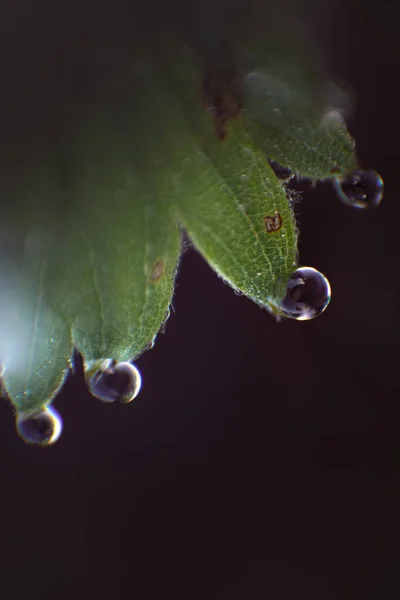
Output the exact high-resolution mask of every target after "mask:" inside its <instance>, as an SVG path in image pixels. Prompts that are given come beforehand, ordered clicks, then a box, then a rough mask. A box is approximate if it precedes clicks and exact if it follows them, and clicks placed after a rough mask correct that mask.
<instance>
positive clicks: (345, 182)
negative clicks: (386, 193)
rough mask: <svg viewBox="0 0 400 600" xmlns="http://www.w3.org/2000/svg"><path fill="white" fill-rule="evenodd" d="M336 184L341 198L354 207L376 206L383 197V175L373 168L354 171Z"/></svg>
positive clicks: (336, 180) (339, 179)
mask: <svg viewBox="0 0 400 600" xmlns="http://www.w3.org/2000/svg"><path fill="white" fill-rule="evenodd" d="M334 185H335V188H336V190H337V192H338V194H339V197H340V198H341V200H343V202H345V203H346V204H349V205H350V206H353V207H354V208H376V207H377V206H379V204H380V203H381V200H382V197H383V180H382V177H381V176H380V175H379V174H378V173H377V172H376V171H373V170H372V169H370V170H367V171H364V170H362V169H357V170H355V171H352V172H351V173H349V174H348V175H346V176H345V177H343V178H338V179H335V182H334Z"/></svg>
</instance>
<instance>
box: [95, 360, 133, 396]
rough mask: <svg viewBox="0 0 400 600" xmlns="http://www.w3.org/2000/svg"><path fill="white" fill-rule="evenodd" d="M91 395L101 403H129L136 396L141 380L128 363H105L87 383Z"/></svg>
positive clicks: (110, 361) (112, 361)
mask: <svg viewBox="0 0 400 600" xmlns="http://www.w3.org/2000/svg"><path fill="white" fill-rule="evenodd" d="M88 385H89V389H90V391H91V393H92V394H93V395H94V396H96V397H97V398H99V399H100V400H103V402H122V403H123V404H126V403H128V402H131V401H132V400H133V399H134V398H136V396H137V395H138V393H139V391H140V388H141V385H142V379H141V376H140V373H139V371H138V370H137V368H136V367H135V366H134V365H132V364H131V363H129V362H120V363H116V362H115V361H114V360H109V361H106V362H105V364H104V365H103V366H102V367H101V368H100V369H98V370H97V371H96V373H95V374H94V375H93V376H92V377H91V378H90V379H89V382H88Z"/></svg>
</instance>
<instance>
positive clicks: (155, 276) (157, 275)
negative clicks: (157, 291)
mask: <svg viewBox="0 0 400 600" xmlns="http://www.w3.org/2000/svg"><path fill="white" fill-rule="evenodd" d="M164 272H165V264H164V261H163V260H162V258H160V259H159V260H158V261H157V262H156V263H155V265H154V266H153V268H152V270H151V273H150V281H153V282H156V281H159V280H160V279H161V277H162V276H163V275H164Z"/></svg>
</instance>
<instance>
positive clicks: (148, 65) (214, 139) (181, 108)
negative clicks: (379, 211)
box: [0, 42, 355, 413]
mask: <svg viewBox="0 0 400 600" xmlns="http://www.w3.org/2000/svg"><path fill="white" fill-rule="evenodd" d="M168 44H170V46H168V45H167V47H165V48H163V56H157V55H156V54H153V53H152V52H151V51H149V52H146V51H143V52H141V53H139V56H138V58H137V59H136V60H135V61H134V64H133V68H129V69H126V70H124V69H118V70H117V72H116V74H115V76H114V77H111V78H109V80H107V81H106V83H105V84H104V86H102V87H101V89H100V90H99V89H97V88H96V89H95V92H93V94H92V95H90V94H89V95H88V96H85V95H84V94H81V95H79V94H77V95H75V96H73V95H72V96H69V97H68V96H66V97H65V98H64V101H63V102H62V103H61V106H60V108H59V109H58V110H59V112H58V113H57V118H58V120H59V122H60V123H61V126H60V129H59V130H58V134H57V139H56V141H54V139H51V140H47V141H46V142H44V143H43V145H42V147H41V148H40V149H38V152H37V154H36V156H35V157H34V158H32V159H31V161H30V163H29V164H28V165H24V167H23V170H22V172H21V178H20V182H19V183H18V185H16V186H15V189H14V190H13V193H12V194H11V196H10V202H9V208H8V211H7V214H6V215H3V226H4V228H5V229H7V230H9V231H12V232H13V234H12V237H13V243H12V244H10V245H8V246H7V247H6V248H5V250H4V252H3V254H2V263H1V265H0V266H1V270H0V277H1V292H0V302H1V312H0V353H1V357H2V360H3V364H4V367H5V371H4V375H3V381H4V384H5V387H6V390H7V393H8V395H9V396H10V398H11V400H12V402H13V403H14V405H15V407H16V409H17V411H19V412H23V413H33V412H35V411H37V410H39V409H40V408H41V407H43V406H45V405H46V404H48V403H49V402H50V401H51V399H52V397H53V396H54V394H55V393H56V391H57V390H58V389H59V387H60V385H61V384H62V382H63V379H64V376H65V373H66V372H67V370H68V368H69V360H70V357H71V353H72V350H73V348H74V347H76V348H77V349H78V350H79V351H80V352H81V353H82V354H83V356H84V359H85V365H86V368H87V372H88V373H92V372H93V368H94V367H93V365H97V364H99V361H102V360H104V359H106V358H113V359H115V360H117V361H126V360H130V359H135V358H136V357H137V356H138V355H139V354H140V353H141V352H143V351H144V350H145V349H147V348H148V347H149V346H151V345H152V343H153V341H154V339H155V337H156V335H157V333H158V331H159V330H160V327H161V326H162V324H163V323H164V321H165V319H166V318H167V316H168V311H169V306H170V302H171V298H172V294H173V288H174V278H175V275H176V271H177V265H178V260H179V255H180V249H181V230H180V228H181V227H183V228H184V229H185V230H186V232H187V234H188V236H189V238H190V239H191V241H192V242H193V244H194V246H195V247H196V248H197V250H198V251H199V252H200V253H201V254H202V255H203V256H204V257H205V259H206V260H207V261H208V263H209V264H210V266H211V267H212V268H213V269H214V270H215V271H216V272H217V273H218V275H220V276H221V277H222V278H223V279H224V280H225V281H227V282H228V283H229V284H230V285H231V286H232V287H233V288H235V289H237V290H239V291H240V292H242V293H243V294H245V295H246V296H248V297H249V298H251V299H252V300H253V301H255V302H257V303H258V304H259V305H260V306H262V307H264V308H267V309H269V310H270V311H271V312H273V313H276V312H279V302H280V300H281V299H282V295H283V290H284V285H282V282H283V284H284V283H285V281H287V279H288V278H289V276H290V275H291V273H292V271H293V269H294V267H295V265H296V262H297V233H296V224H295V219H294V215H293V211H292V207H291V203H290V200H289V199H288V198H287V195H286V190H285V187H284V185H283V184H282V182H281V181H280V180H279V179H278V178H277V177H276V175H275V173H274V172H273V170H272V168H271V167H270V165H269V163H268V161H267V157H269V158H273V159H275V160H277V161H279V162H280V163H282V164H283V165H287V166H289V167H291V168H292V169H293V170H294V171H296V172H298V173H300V174H302V175H307V176H310V177H313V178H325V177H328V176H331V174H332V173H331V172H332V168H334V169H335V170H338V172H346V171H347V170H349V169H350V168H352V167H353V166H354V164H355V159H354V153H353V144H352V141H351V139H350V137H349V135H348V133H347V131H346V129H345V127H344V125H343V123H342V122H338V121H337V119H335V118H331V117H329V116H328V117H326V115H325V116H324V114H323V113H322V112H320V111H319V109H317V108H316V107H315V106H314V105H313V104H312V103H311V102H309V101H308V96H307V94H308V91H307V89H308V88H307V85H306V83H304V81H306V80H304V81H302V80H301V78H299V74H298V73H297V75H296V77H295V78H293V79H290V73H289V75H288V77H289V79H285V78H284V75H283V74H282V73H283V72H284V71H282V70H280V73H281V74H280V76H279V78H277V76H276V73H275V71H274V70H273V69H272V67H271V68H270V67H269V66H268V65H267V62H265V63H264V64H261V65H260V68H259V69H258V70H257V71H254V70H252V71H249V72H245V71H243V67H240V68H239V69H238V71H237V72H235V74H234V79H235V78H236V79H237V80H238V81H239V86H238V87H237V88H236V87H235V86H236V84H235V85H233V83H232V87H230V85H229V82H228V84H227V82H226V80H225V79H224V77H225V75H224V73H225V71H224V68H225V67H216V66H215V64H213V62H212V61H211V62H210V64H207V60H205V59H204V56H203V57H202V58H201V60H200V59H199V56H198V55H197V54H196V52H192V53H191V52H188V51H187V49H184V48H183V47H182V45H181V44H178V45H176V44H174V43H173V42H168ZM213 69H216V71H215V72H216V73H218V72H219V73H220V74H222V83H221V82H220V84H218V83H217V84H216V85H217V87H218V85H221V86H222V88H221V89H222V91H221V89H220V90H219V92H218V91H217V95H218V93H221V94H222V97H223V102H225V105H224V107H223V108H222V109H221V107H220V108H218V106H217V104H218V103H217V102H214V106H213V98H212V93H214V96H215V89H214V88H213V90H214V91H212V90H211V92H210V89H208V90H207V89H204V88H205V76H206V74H207V73H208V72H209V70H211V73H212V72H213ZM218 69H220V71H218ZM235 81H236V80H235ZM72 84H73V82H72V83H71V85H72ZM226 85H227V88H226ZM211 87H212V86H211ZM233 90H234V91H233ZM236 90H239V91H238V92H237V93H238V96H236V95H235V94H236ZM210 94H211V96H210ZM226 94H227V95H228V98H226ZM232 94H233V96H231V95H232ZM229 96H231V97H229ZM214 100H215V97H214ZM227 107H228V108H229V107H230V108H229V110H231V114H230V112H229V110H228V108H227ZM221 110H222V112H223V111H224V110H228V112H227V113H224V114H223V115H222V116H221V114H220V113H221ZM335 172H336V171H335Z"/></svg>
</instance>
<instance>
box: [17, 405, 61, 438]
mask: <svg viewBox="0 0 400 600" xmlns="http://www.w3.org/2000/svg"><path fill="white" fill-rule="evenodd" d="M62 427H63V425H62V420H61V417H60V415H59V414H58V412H57V411H56V410H55V409H54V408H52V407H50V406H46V407H45V408H43V410H41V411H40V412H37V413H34V414H31V415H24V413H22V414H19V415H18V416H17V421H16V429H17V432H18V434H19V436H20V437H21V438H22V439H23V440H24V441H25V442H26V443H27V444H35V445H38V446H50V445H51V444H54V442H56V441H57V440H58V438H59V437H60V435H61V432H62Z"/></svg>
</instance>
